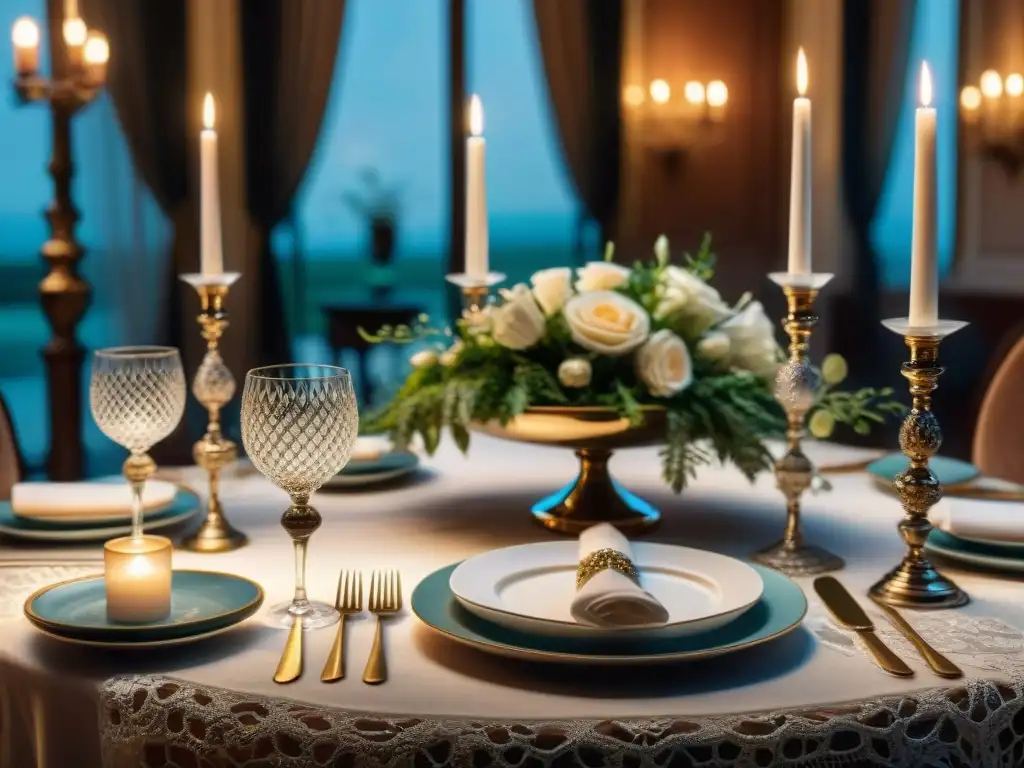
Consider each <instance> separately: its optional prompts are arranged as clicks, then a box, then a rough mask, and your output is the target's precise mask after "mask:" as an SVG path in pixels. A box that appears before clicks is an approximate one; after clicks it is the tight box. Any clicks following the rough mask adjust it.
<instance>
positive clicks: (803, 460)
mask: <svg viewBox="0 0 1024 768" xmlns="http://www.w3.org/2000/svg"><path fill="white" fill-rule="evenodd" d="M769 277H770V278H771V279H772V281H774V282H775V283H776V284H778V285H779V286H780V287H781V288H782V291H783V293H784V294H785V295H786V304H787V306H788V310H789V311H788V314H787V315H786V319H785V320H784V321H783V327H784V328H785V329H786V333H787V335H788V336H789V360H788V361H787V362H786V364H785V365H784V366H782V368H780V369H779V372H778V375H777V377H776V380H775V397H776V399H777V400H778V401H779V404H780V405H782V407H783V409H784V410H785V412H786V444H787V450H786V454H785V455H784V456H783V457H782V458H781V459H779V460H778V461H777V462H776V463H775V479H776V483H777V484H778V487H779V490H780V491H782V493H783V495H784V496H785V497H786V531H785V533H784V534H783V537H782V540H781V541H779V542H778V543H777V544H773V545H772V546H770V547H768V548H767V549H763V550H761V551H759V552H756V553H755V554H754V555H753V558H752V559H753V560H754V561H755V562H758V563H761V564H762V565H767V566H768V567H769V568H774V569H775V570H777V571H781V572H782V573H785V574H788V575H790V576H810V575H813V574H817V573H826V572H827V571H836V570H839V569H840V568H842V567H843V561H842V559H841V558H839V557H837V556H836V555H833V554H832V553H831V552H828V551H826V550H824V549H822V548H821V547H817V546H814V545H811V544H805V543H804V538H803V533H802V532H801V531H800V498H801V496H803V493H804V491H806V490H807V489H808V488H809V487H810V485H811V482H812V481H813V479H814V465H813V464H812V463H811V460H810V459H808V458H807V456H806V455H805V454H804V452H803V448H802V447H801V440H802V439H803V436H804V422H805V421H806V419H807V412H808V411H809V410H810V409H811V406H812V405H814V397H815V394H816V392H817V390H818V384H819V381H818V373H817V371H816V370H815V369H814V367H813V366H812V365H811V364H810V361H809V359H808V355H807V351H808V346H809V344H810V340H811V333H812V331H813V330H814V326H815V325H816V324H817V322H818V317H817V315H815V314H814V300H815V298H817V296H818V291H820V290H821V288H822V287H824V285H825V284H826V283H828V281H829V280H831V279H832V275H830V274H809V275H797V274H790V273H788V272H776V273H773V274H771V275H769Z"/></svg>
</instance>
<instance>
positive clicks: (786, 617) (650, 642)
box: [410, 563, 807, 665]
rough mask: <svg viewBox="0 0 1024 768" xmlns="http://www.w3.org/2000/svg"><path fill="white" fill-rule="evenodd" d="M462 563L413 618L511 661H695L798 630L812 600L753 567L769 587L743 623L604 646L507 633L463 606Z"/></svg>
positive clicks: (416, 599) (417, 603) (421, 599)
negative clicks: (458, 589)
mask: <svg viewBox="0 0 1024 768" xmlns="http://www.w3.org/2000/svg"><path fill="white" fill-rule="evenodd" d="M456 567H458V563H456V564H454V565H449V566H447V567H445V568H442V569H440V570H438V571H435V572H434V573H432V574H430V575H429V576H427V577H426V578H425V579H423V581H421V582H420V583H419V584H418V585H417V586H416V589H414V590H413V593H412V599H411V601H410V604H411V606H412V610H413V613H415V614H416V616H417V617H418V618H419V619H420V621H422V622H423V623H424V624H426V625H427V626H428V627H430V628H431V629H433V630H434V631H436V632H439V633H440V634H442V635H444V636H445V637H447V638H449V639H451V640H453V641H455V642H458V643H462V644H464V645H468V646H471V647H473V648H476V649H478V650H481V651H485V652H488V653H493V654H496V655H499V656H504V657H508V658H516V659H525V660H529V661H546V662H559V663H568V664H600V665H640V664H662V663H668V662H679V661H692V660H696V659H705V658H710V657H712V656H721V655H724V654H727V653H732V652H735V651H739V650H743V649H745V648H750V647H753V646H755V645H758V644H760V643H765V642H768V641H770V640H774V639H776V638H779V637H782V636H783V635H786V634H788V633H789V632H792V631H793V630H794V629H796V628H797V627H798V626H799V625H800V622H801V621H802V620H803V617H804V614H805V613H806V612H807V598H806V597H804V593H803V591H801V589H800V587H798V586H797V585H796V584H795V583H794V582H793V581H791V580H790V579H789V578H787V577H786V576H783V575H782V574H780V573H777V572H775V571H772V570H769V569H768V568H762V567H761V566H757V565H755V566H752V567H753V568H754V569H755V570H756V571H757V572H758V574H759V575H760V576H761V579H762V581H763V584H764V592H763V594H762V595H761V599H760V600H758V601H757V603H756V604H755V605H754V606H753V607H752V608H750V610H748V611H746V612H745V613H744V614H743V615H741V616H740V617H739V618H737V619H734V620H733V621H731V622H729V623H728V624H726V625H724V626H721V627H718V628H717V629H713V630H710V631H708V632H701V633H698V634H694V635H687V636H684V637H662V638H641V639H636V640H602V639H601V638H590V637H579V638H576V637H573V638H568V637H548V636H544V635H535V634H531V633H526V632H521V631H517V630H514V629H510V628H508V627H502V626H499V625H497V624H494V623H492V622H489V621H487V620H485V619H482V618H480V617H479V616H475V615H473V614H472V613H470V612H469V611H467V610H466V609H465V608H463V607H462V606H460V605H459V603H458V601H457V600H456V599H455V596H454V595H453V594H452V591H451V587H450V586H449V580H450V578H451V575H452V572H453V571H454V570H455V568H456Z"/></svg>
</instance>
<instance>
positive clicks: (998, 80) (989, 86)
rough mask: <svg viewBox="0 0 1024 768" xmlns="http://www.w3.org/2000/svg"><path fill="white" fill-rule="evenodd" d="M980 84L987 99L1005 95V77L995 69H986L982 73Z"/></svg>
mask: <svg viewBox="0 0 1024 768" xmlns="http://www.w3.org/2000/svg"><path fill="white" fill-rule="evenodd" d="M979 85H980V86H981V94H982V95H983V96H984V97H985V98H986V99H998V98H999V97H1000V96H1002V95H1003V78H1002V77H1001V76H1000V74H999V73H998V72H996V71H995V70H994V69H986V70H985V71H984V72H982V73H981V81H980V82H979Z"/></svg>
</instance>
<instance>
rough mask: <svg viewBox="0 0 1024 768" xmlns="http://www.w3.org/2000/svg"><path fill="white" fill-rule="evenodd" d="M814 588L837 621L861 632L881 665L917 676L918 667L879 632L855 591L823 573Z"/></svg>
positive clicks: (900, 674)
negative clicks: (910, 662)
mask: <svg viewBox="0 0 1024 768" xmlns="http://www.w3.org/2000/svg"><path fill="white" fill-rule="evenodd" d="M814 591H815V592H817V593H818V597H820V598H821V602H823V603H824V604H825V607H826V608H828V610H829V613H831V614H832V616H833V617H835V619H836V621H837V622H839V623H840V624H841V625H842V626H844V627H846V628H847V629H852V630H853V631H854V632H856V633H857V637H859V638H860V640H861V642H862V643H864V647H865V648H867V649H868V651H869V652H870V653H871V655H872V656H873V657H874V659H875V663H876V664H878V666H880V667H881V668H882V669H883V670H885V671H886V672H888V673H889V674H890V675H895V676H896V677H912V676H913V674H914V670H912V669H911V668H910V667H908V666H907V665H906V663H905V662H904V661H903V659H901V658H900V657H899V656H897V655H896V654H895V653H893V652H892V651H891V650H890V649H889V646H887V645H886V644H885V643H883V642H882V641H881V640H880V639H879V637H878V635H876V634H875V625H874V624H873V623H872V622H871V619H870V618H868V615H867V614H866V613H865V612H864V609H863V608H861V607H860V605H859V604H858V603H857V601H856V600H854V599H853V595H851V594H850V593H849V592H847V591H846V587H844V586H843V585H842V584H840V583H839V582H838V581H836V580H835V579H834V578H833V577H831V576H819V577H818V578H817V579H815V580H814Z"/></svg>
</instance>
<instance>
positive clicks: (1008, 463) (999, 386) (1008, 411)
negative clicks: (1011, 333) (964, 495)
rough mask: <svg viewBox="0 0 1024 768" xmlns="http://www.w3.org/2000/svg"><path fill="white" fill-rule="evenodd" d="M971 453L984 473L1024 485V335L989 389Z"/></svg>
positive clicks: (1018, 340) (999, 369)
mask: <svg viewBox="0 0 1024 768" xmlns="http://www.w3.org/2000/svg"><path fill="white" fill-rule="evenodd" d="M971 454H972V457H971V458H972V460H973V462H974V464H975V466H977V467H978V469H980V470H981V473H982V474H983V475H986V476H988V477H998V478H1001V479H1003V480H1010V481H1011V482H1014V483H1022V484H1024V336H1021V337H1020V338H1018V339H1017V341H1016V342H1015V343H1014V345H1013V347H1011V348H1010V351H1009V353H1008V354H1007V355H1006V357H1004V358H1003V361H1002V363H1000V364H999V368H998V369H997V370H996V373H995V375H994V376H993V377H992V382H991V383H990V384H989V386H988V389H987V390H986V391H985V397H984V398H983V399H982V401H981V408H980V409H979V410H978V423H977V426H976V427H975V430H974V446H973V448H972V450H971Z"/></svg>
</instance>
